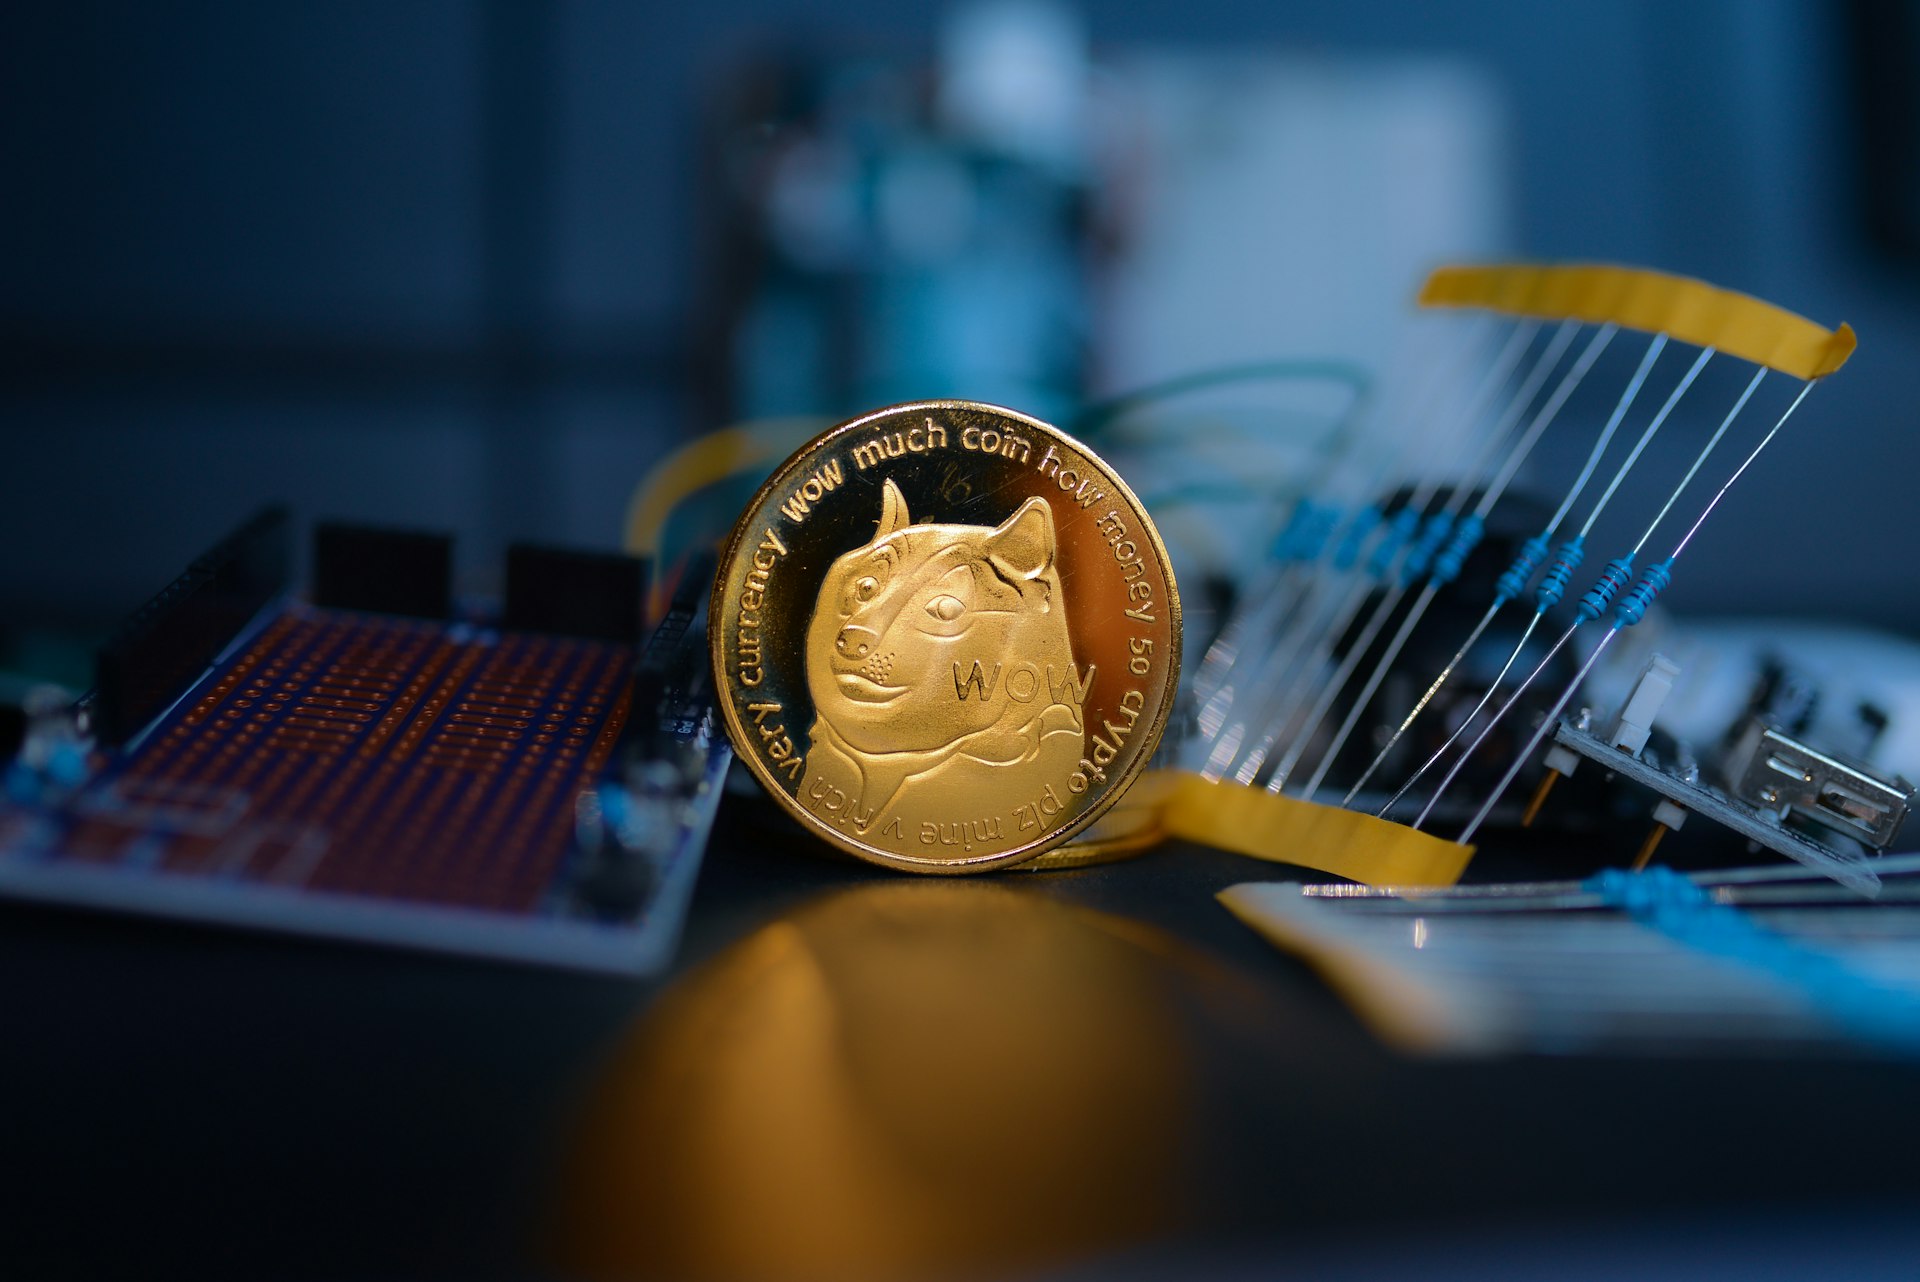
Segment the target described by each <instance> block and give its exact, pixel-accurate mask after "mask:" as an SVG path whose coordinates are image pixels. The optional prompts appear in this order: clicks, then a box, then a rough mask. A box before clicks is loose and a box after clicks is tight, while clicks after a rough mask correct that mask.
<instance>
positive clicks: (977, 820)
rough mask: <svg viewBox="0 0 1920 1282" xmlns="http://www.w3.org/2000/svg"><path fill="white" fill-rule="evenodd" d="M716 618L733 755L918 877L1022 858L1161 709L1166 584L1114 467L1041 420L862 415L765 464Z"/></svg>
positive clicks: (1137, 740)
mask: <svg viewBox="0 0 1920 1282" xmlns="http://www.w3.org/2000/svg"><path fill="white" fill-rule="evenodd" d="M708 636H709V639H710V643H711V646H712V651H713V666H714V677H715V686H716V688H717V689H718V691H719V702H720V707H721V710H722V712H723V714H724V716H725V718H726V723H727V730H728V733H729V734H730V735H731V736H732V738H733V742H734V747H735V748H736V750H737V752H738V755H739V756H740V757H741V759H742V760H744V761H745V762H746V763H747V765H748V767H749V768H751V769H752V771H753V773H754V775H755V777H757V778H758V779H759V780H760V782H761V783H762V784H763V785H764V786H765V787H766V788H767V790H768V791H769V792H770V793H772V794H773V796H774V798H775V799H776V800H777V801H779V802H780V803H781V804H783V805H784V806H785V807H786V808H787V809H788V810H789V811H791V812H792V813H793V814H794V815H795V816H797V817H798V818H799V820H800V821H801V822H802V823H803V824H804V825H806V826H807V827H808V828H810V829H811V830H813V831H814V832H816V833H818V834H819V835H820V836H822V837H824V838H825V839H826V840H828V841H830V842H832V843H833V844H834V845H835V846H838V847H839V848H840V849H842V850H845V851H847V852H849V853H851V854H854V855H858V856H859V857H861V858H863V859H868V860H871V861H873V862H874V863H879V864H886V865H888V866H890V867H894V868H904V869H910V870H913V871H916V872H933V873H958V872H977V871H980V870H983V869H988V868H999V867H1005V866H1007V865H1010V864H1017V863H1020V862H1022V861H1024V860H1028V859H1031V858H1033V857H1034V856H1036V855H1038V854H1040V853H1041V852H1042V851H1045V850H1047V849H1049V848H1051V847H1053V846H1056V845H1058V844H1059V843H1061V842H1062V841H1065V840H1066V839H1067V838H1068V837H1071V836H1072V835H1073V834H1074V833H1076V832H1079V831H1080V830H1081V829H1083V828H1085V827H1087V826H1088V825H1089V824H1091V823H1093V821H1094V820H1095V819H1097V818H1099V816H1100V814H1101V813H1102V812H1103V811H1105V810H1106V809H1107V807H1109V806H1111V805H1112V804H1113V803H1114V802H1115V801H1116V800H1118V799H1119V797H1120V795H1121V793H1122V792H1124V791H1125V790H1126V788H1127V785H1128V784H1130V783H1131V782H1132V781H1133V778H1134V776H1135V775H1137V774H1138V773H1139V772H1140V770H1141V768H1142V767H1143V766H1144V765H1145V764H1146V761H1147V758H1148V757H1150V756H1152V755H1153V749H1154V746H1155V744H1157V743H1158V742H1159V740H1160V734H1161V731H1162V730H1163V729H1164V728H1165V726H1166V721H1167V714H1168V712H1169V711H1170V709H1171V708H1172V706H1173V696H1174V689H1175V686H1176V685H1177V683H1178V679H1179V672H1180V596H1179V592H1178V590H1177V589H1176V587H1175V586H1174V581H1173V569H1172V567H1171V565H1170V564H1169V562H1168V560H1167V551H1166V548H1165V547H1164V546H1163V545H1162V544H1161V542H1160V536H1159V535H1158V534H1157V533H1156V532H1155V531H1154V528H1153V523H1152V521H1151V520H1149V519H1148V517H1147V513H1146V510H1145V509H1144V508H1142V507H1141V506H1140V501H1139V500H1138V499H1136V498H1135V497H1134V496H1133V493H1132V491H1130V490H1129V489H1128V488H1127V487H1126V485H1125V483H1123V482H1122V481H1121V480H1120V478H1119V477H1118V476H1116V475H1114V473H1113V471H1112V470H1111V469H1110V468H1108V467H1107V465H1106V464H1105V463H1103V462H1102V461H1101V460H1100V459H1099V457H1098V456H1096V455H1095V454H1094V453H1093V452H1092V451H1091V450H1089V449H1087V447H1086V446H1084V445H1082V444H1080V443H1079V442H1078V441H1075V440H1074V439H1073V438H1072V437H1070V436H1067V435H1066V434H1065V433H1063V432H1060V431H1058V430H1056V429H1055V428H1052V427H1049V426H1048V425H1047V424H1045V423H1042V422H1040V421H1039V420H1037V419H1033V418H1029V417H1027V416H1026V415H1024V414H1017V413H1015V412H1013V411H1012V410H1005V409H999V408H996V407H994V406H991V405H977V404H973V403H970V402H966V401H928V402H924V403H919V404H912V405H896V406H893V407H891V408H889V409H883V410H877V411H875V412H874V413H871V414H867V415H864V416H862V417H860V418H857V419H854V420H852V421H850V422H847V423H842V424H840V425H839V426H838V427H835V428H832V429H831V430H829V431H827V432H825V433H823V434H821V435H820V436H819V437H817V438H815V439H814V440H813V441H812V442H811V443H809V444H808V445H806V446H805V447H804V448H802V449H801V450H800V451H799V453H797V454H795V455H794V456H793V457H792V458H790V459H788V460H787V461H786V462H785V463H784V464H782V465H781V467H780V469H779V470H778V471H776V472H775V473H774V474H773V477H772V479H770V480H769V481H768V482H767V483H766V484H765V485H764V486H762V487H761V490H760V493H759V494H757V495H755V496H754V500H753V502H752V504H750V505H749V506H748V508H747V511H746V513H745V514H744V515H743V516H742V517H741V518H740V522H739V524H737V525H736V526H735V527H734V530H733V535H732V537H731V538H730V539H729V540H728V543H727V547H726V551H725V552H724V553H723V554H722V556H721V558H720V568H719V575H718V579H717V581H716V583H715V585H714V592H713V605H712V614H711V617H710V619H709V629H708Z"/></svg>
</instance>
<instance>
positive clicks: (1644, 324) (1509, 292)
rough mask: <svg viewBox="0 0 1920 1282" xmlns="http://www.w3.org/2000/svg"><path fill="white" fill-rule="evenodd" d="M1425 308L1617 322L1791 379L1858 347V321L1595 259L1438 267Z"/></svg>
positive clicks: (1828, 366) (1814, 372)
mask: <svg viewBox="0 0 1920 1282" xmlns="http://www.w3.org/2000/svg"><path fill="white" fill-rule="evenodd" d="M1420 305H1421V306H1422V307H1478V308H1485V309H1486V310H1488V311H1495V312H1505V313H1507V314H1509V315H1513V316H1536V317H1540V318H1542V319H1544V320H1580V321H1586V322H1588V323H1589V324H1594V325H1602V324H1614V325H1619V326H1621V327H1623V328H1626V329H1637V330H1642V331H1644V332H1646V333H1651V334H1666V335H1667V336H1669V337H1671V338H1677V339H1679V340H1680V341H1681V342H1685V343H1692V344H1693V345H1694V346H1695V347H1711V348H1714V349H1715V350H1716V351H1722V352H1726V353H1727V354H1728V355H1731V356H1738V357H1740V358H1741V359H1742V360H1749V361H1752V362H1754V363H1755V364H1756V365H1765V366H1766V367H1767V368H1769V369H1775V370H1779V371H1780V372H1781V373H1783V374H1791V375H1793V376H1794V377H1795V378H1809V379H1811V378H1824V377H1826V376H1827V375H1828V374H1831V373H1833V372H1834V371H1835V370H1837V369H1839V368H1840V367H1841V366H1842V365H1844V364H1846V363H1847V357H1849V356H1851V355H1853V349H1854V346H1855V342H1856V340H1855V338H1854V335H1853V330H1852V329H1851V328H1850V327H1848V326H1846V325H1842V326H1841V327H1840V328H1839V329H1837V330H1830V329H1825V328H1822V327H1821V326H1819V325H1816V324H1815V323H1814V322H1812V321H1810V320H1808V319H1807V318H1806V317H1804V316H1796V315H1795V314H1794V313H1792V312H1790V311H1787V310H1786V309H1785V308H1782V307H1775V306H1774V305H1773V304H1772V303H1763V302H1761V301H1760V300H1759V299H1757V298H1753V297H1750V296H1749V295H1746V294H1739V293H1735V292H1734V291H1733V290H1730V289H1721V288H1719V287H1718V286H1714V285H1709V284H1707V283H1706V282H1705V281H1700V280H1693V279H1691V278H1689V277H1686V276H1673V275H1669V274H1668V273H1666V272H1656V271H1646V270H1644V269H1641V268H1634V267H1608V266H1602V265H1597V264H1565V265H1553V266H1541V265H1532V264H1509V265H1503V266H1492V267H1442V268H1440V269H1438V270H1437V271H1435V272H1434V273H1433V275H1432V276H1430V277H1428V278H1427V283H1426V287H1425V288H1424V289H1422V290H1421V291H1420Z"/></svg>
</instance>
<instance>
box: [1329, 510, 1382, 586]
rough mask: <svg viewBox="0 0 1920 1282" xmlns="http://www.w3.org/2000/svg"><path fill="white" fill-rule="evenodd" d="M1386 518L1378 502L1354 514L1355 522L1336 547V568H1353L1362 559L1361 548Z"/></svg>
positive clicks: (1334, 556)
mask: <svg viewBox="0 0 1920 1282" xmlns="http://www.w3.org/2000/svg"><path fill="white" fill-rule="evenodd" d="M1384 519H1385V518H1384V517H1383V516H1382V515H1381V513H1380V506H1379V504H1377V503H1369V504H1367V505H1366V506H1365V507H1363V508H1361V509H1360V510H1359V511H1358V512H1356V513H1354V515H1353V524H1352V525H1349V526H1348V527H1347V532H1346V534H1345V535H1344V536H1343V537H1342V538H1341V540H1340V546H1339V547H1337V548H1335V549H1334V553H1333V567H1334V569H1336V570H1351V569H1352V568H1353V567H1354V566H1355V565H1357V564H1359V561H1360V549H1361V548H1363V547H1365V546H1366V543H1367V540H1368V539H1369V538H1371V537H1372V536H1373V532H1374V531H1375V530H1377V529H1379V528H1380V522H1381V521H1382V520H1384Z"/></svg>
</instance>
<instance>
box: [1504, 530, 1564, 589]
mask: <svg viewBox="0 0 1920 1282" xmlns="http://www.w3.org/2000/svg"><path fill="white" fill-rule="evenodd" d="M1550 550H1551V545H1550V544H1548V542H1547V536H1546V535H1544V534H1536V535H1534V536H1533V537H1532V538H1530V539H1528V540H1527V541H1526V542H1525V543H1522V544H1521V545H1520V554H1519V555H1518V556H1516V557H1514V558H1513V564H1512V565H1510V566H1508V567H1507V569H1506V572H1505V573H1504V574H1502V575H1501V576H1500V577H1499V579H1497V580H1496V581H1495V582H1494V585H1493V596H1494V599H1495V600H1496V601H1498V602H1500V603H1501V604H1502V605H1505V604H1506V603H1507V602H1509V601H1511V600H1513V599H1514V598H1515V597H1517V596H1519V595H1520V594H1521V593H1522V592H1525V591H1526V590H1527V584H1528V583H1529V582H1531V581H1532V579H1533V572H1534V571H1535V570H1537V569H1539V568H1540V563H1541V562H1542V561H1544V560H1546V559H1547V553H1548V552H1549V551H1550Z"/></svg>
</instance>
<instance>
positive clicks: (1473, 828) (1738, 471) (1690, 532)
mask: <svg viewBox="0 0 1920 1282" xmlns="http://www.w3.org/2000/svg"><path fill="white" fill-rule="evenodd" d="M1765 372H1766V371H1765V368H1764V367H1763V368H1762V370H1761V373H1762V374H1764V373H1765ZM1758 383H1759V379H1758V378H1757V377H1756V379H1755V380H1754V382H1753V383H1751V384H1749V385H1748V389H1747V394H1748V395H1751V394H1752V391H1753V388H1754V387H1756V386H1758ZM1812 390H1813V383H1812V382H1811V381H1809V382H1807V383H1806V384H1804V385H1803V386H1802V387H1801V388H1800V392H1799V394H1798V395H1796V396H1795V397H1794V398H1793V402H1792V404H1790V405H1788V406H1787V408H1786V412H1785V413H1783V414H1781V415H1780V417H1779V418H1778V419H1777V420H1775V422H1774V424H1773V426H1772V427H1770V428H1768V429H1767V434H1766V435H1765V436H1763V437H1761V438H1760V441H1759V443H1758V444H1757V445H1755V446H1754V447H1753V449H1751V450H1750V451H1748V453H1747V456H1746V458H1744V459H1742V460H1741V461H1740V466H1738V467H1736V468H1735V469H1734V470H1733V474H1732V475H1731V476H1729V477H1728V478H1727V479H1726V480H1725V481H1724V482H1723V483H1722V484H1721V486H1720V488H1719V489H1718V490H1716V491H1714V494H1713V497H1712V498H1710V499H1708V500H1707V503H1706V506H1705V507H1703V508H1702V509H1701V510H1700V515H1699V516H1697V517H1695V518H1694V522H1693V524H1692V525H1691V526H1689V527H1688V528H1687V532H1686V533H1685V534H1683V535H1681V536H1680V539H1679V541H1678V542H1676V543H1675V544H1674V546H1673V550H1672V551H1671V552H1669V553H1668V554H1667V559H1666V560H1665V561H1664V562H1662V563H1661V566H1662V569H1661V573H1660V575H1659V577H1658V579H1656V580H1652V581H1653V582H1656V583H1657V584H1658V585H1659V586H1662V587H1663V586H1665V579H1666V575H1667V572H1668V571H1669V570H1670V569H1671V567H1672V565H1673V563H1674V562H1675V561H1677V560H1679V558H1680V554H1681V553H1683V552H1685V551H1686V550H1687V545H1688V544H1689V543H1691V542H1693V537H1694V535H1696V534H1698V533H1699V532H1700V527H1701V526H1703V525H1705V524H1706V521H1707V518H1708V517H1709V516H1712V515H1713V511H1714V509H1715V508H1717V507H1719V506H1720V500H1721V499H1723V498H1725V497H1726V496H1727V491H1728V490H1731V489H1732V488H1733V486H1734V483H1735V482H1737V481H1738V480H1739V479H1740V478H1741V477H1742V476H1744V475H1745V474H1746V471H1747V469H1748V468H1749V467H1751V466H1753V461H1754V460H1755V459H1757V458H1759V457H1760V454H1761V451H1763V450H1765V449H1766V448H1767V446H1769V445H1771V444H1772V443H1773V438H1774V437H1776V436H1778V435H1779V434H1780V429H1781V428H1783V427H1785V426H1786V424H1787V420H1788V419H1790V418H1792V417H1793V415H1794V411H1796V410H1798V409H1799V408H1800V403H1801V402H1802V401H1804V400H1806V399H1807V393H1808V392H1810V391H1812ZM1745 403H1746V397H1745V396H1743V397H1742V398H1741V404H1742V405H1744V404H1745ZM1719 435H1720V434H1719V433H1715V435H1714V441H1717V440H1718V439H1719ZM1714 441H1709V442H1708V444H1707V450H1703V451H1702V454H1705V453H1706V452H1707V451H1709V450H1711V449H1712V448H1713V444H1714ZM1697 470H1698V469H1697V468H1689V469H1688V472H1687V476H1688V478H1689V479H1690V478H1691V477H1692V476H1693V473H1694V472H1695V471H1697ZM1685 484H1686V482H1685V481H1684V480H1683V481H1682V482H1681V487H1680V488H1684V486H1685ZM1671 506H1672V503H1671V502H1669V503H1668V504H1667V507H1671ZM1661 511H1662V514H1663V515H1664V513H1665V511H1666V508H1662V509H1661ZM1642 542H1643V543H1644V542H1645V540H1644V539H1643V540H1642ZM1655 590H1657V588H1656V589H1655ZM1636 591H1637V589H1636ZM1650 595H1651V594H1649V596H1650ZM1644 609H1645V601H1641V602H1640V603H1639V610H1640V611H1641V612H1644ZM1638 619H1639V614H1638V613H1634V614H1629V612H1628V611H1627V610H1626V609H1625V608H1624V607H1623V608H1622V610H1621V613H1620V615H1619V617H1617V618H1616V619H1615V620H1614V623H1613V626H1612V627H1611V628H1609V629H1607V634H1606V635H1605V636H1604V637H1602V638H1601V639H1600V643H1599V644H1598V645H1596V646H1595V647H1594V648H1593V653H1592V654H1591V655H1589V656H1588V657H1587V661H1586V662H1585V663H1583V664H1582V665H1581V666H1580V671H1579V673H1578V674H1577V675H1576V676H1575V677H1574V679H1573V680H1572V681H1571V682H1569V683H1568V684H1567V687H1566V689H1564V690H1562V691H1561V692H1560V697H1559V698H1558V699H1556V700H1555V701H1554V705H1553V707H1552V708H1551V709H1550V710H1549V711H1548V712H1547V715H1546V717H1544V718H1543V719H1542V720H1541V722H1540V725H1539V726H1538V727H1537V728H1536V729H1535V730H1534V732H1533V735H1532V737H1531V738H1529V739H1528V740H1527V746H1526V747H1524V748H1522V749H1521V750H1520V752H1519V754H1518V755H1517V756H1515V757H1514V759H1513V761H1512V763H1511V764H1510V765H1508V767H1507V770H1506V773H1505V774H1504V775H1502V776H1501V777H1500V782H1499V783H1498V784H1497V785H1495V786H1494V788H1493V790H1492V791H1491V792H1489V793H1488V794H1487V799H1486V800H1485V801H1484V802H1482V803H1481V805H1480V809H1479V811H1478V812H1477V813H1476V814H1475V815H1474V817H1473V819H1472V821H1471V822H1469V823H1468V824H1467V826H1466V828H1465V829H1463V830H1462V831H1461V833H1460V836H1459V838H1458V840H1459V841H1460V842H1461V843H1462V844H1465V843H1466V842H1469V841H1471V840H1473V834H1474V833H1476V832H1478V831H1479V830H1480V825H1481V824H1483V823H1485V822H1486V819H1487V816H1488V815H1489V814H1490V813H1492V811H1493V808H1494V806H1495V805H1497V804H1498V803H1499V801H1500V797H1501V796H1502V794H1504V793H1505V792H1506V790H1507V789H1508V788H1509V787H1511V786H1512V784H1513V781H1514V778H1515V777H1516V776H1517V775H1519V773H1520V770H1521V768H1522V767H1523V766H1525V765H1526V763H1527V762H1528V761H1530V760H1531V759H1532V758H1533V754H1534V753H1535V752H1536V751H1538V750H1539V747H1540V744H1541V741H1542V740H1544V739H1545V738H1546V736H1547V735H1548V734H1550V733H1551V732H1552V729H1553V726H1554V724H1555V722H1557V721H1558V720H1559V717H1560V713H1561V711H1562V710H1563V709H1565V707H1566V706H1567V703H1568V701H1569V700H1571V699H1572V698H1573V696H1574V694H1575V693H1576V692H1577V691H1578V690H1579V688H1580V686H1581V684H1582V683H1583V682H1585V680H1586V679H1587V674H1588V673H1589V672H1591V671H1592V670H1593V665H1594V664H1595V663H1596V662H1597V661H1598V660H1599V658H1600V655H1601V654H1602V653H1603V652H1604V651H1605V650H1606V648H1607V646H1608V645H1609V644H1611V643H1612V641H1613V639H1614V638H1615V637H1616V636H1619V635H1620V633H1621V631H1622V630H1623V629H1625V628H1628V627H1631V626H1632V625H1633V624H1634V623H1636V622H1638ZM1576 626H1578V625H1576ZM1568 635H1569V636H1571V635H1572V629H1568ZM1543 666H1544V665H1543ZM1536 671H1537V670H1536ZM1531 679H1532V678H1529V680H1531ZM1518 693H1519V692H1516V697H1517V695H1518ZM1508 706H1509V707H1511V706H1512V703H1511V701H1509V704H1508ZM1471 751H1472V749H1471V748H1470V749H1468V752H1469V753H1470V752H1471ZM1462 760H1465V757H1464V756H1463V757H1462ZM1444 786H1445V785H1444V784H1443V785H1442V787H1444Z"/></svg>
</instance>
